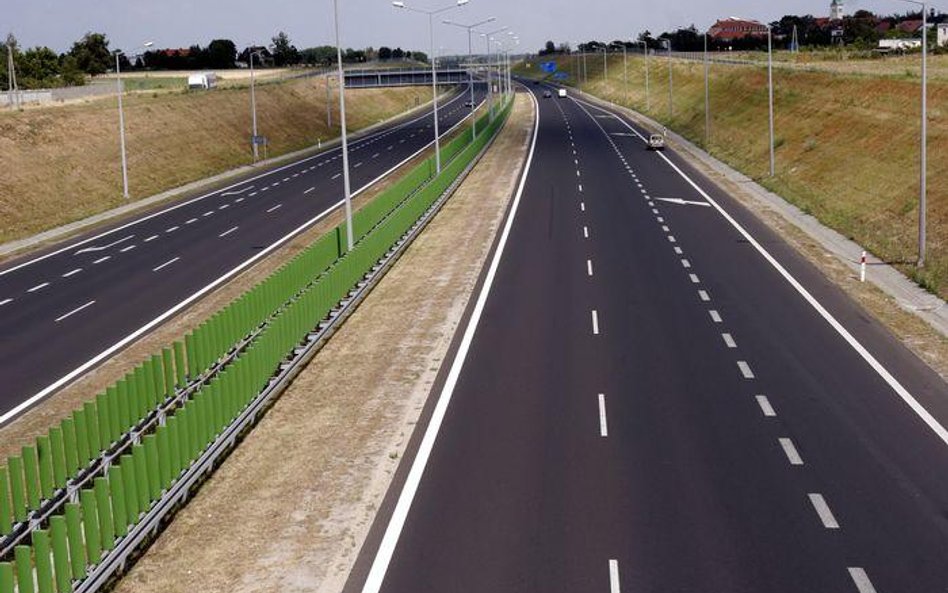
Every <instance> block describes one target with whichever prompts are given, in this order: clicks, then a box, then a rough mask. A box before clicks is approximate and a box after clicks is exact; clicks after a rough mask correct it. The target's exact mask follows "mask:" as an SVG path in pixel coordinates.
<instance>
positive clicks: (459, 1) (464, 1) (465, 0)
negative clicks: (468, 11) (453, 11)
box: [458, 0, 471, 6]
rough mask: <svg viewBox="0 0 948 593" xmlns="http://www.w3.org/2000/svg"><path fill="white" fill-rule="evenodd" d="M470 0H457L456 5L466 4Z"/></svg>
mask: <svg viewBox="0 0 948 593" xmlns="http://www.w3.org/2000/svg"><path fill="white" fill-rule="evenodd" d="M470 1H471V0H458V6H464V5H465V4H467V3H468V2H470Z"/></svg>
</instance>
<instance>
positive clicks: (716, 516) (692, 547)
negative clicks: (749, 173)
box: [347, 84, 948, 593]
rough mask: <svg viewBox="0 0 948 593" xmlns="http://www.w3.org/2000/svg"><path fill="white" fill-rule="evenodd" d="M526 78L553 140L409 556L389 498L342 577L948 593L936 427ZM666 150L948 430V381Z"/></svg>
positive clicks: (603, 121) (515, 227)
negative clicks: (390, 539) (387, 544)
mask: <svg viewBox="0 0 948 593" xmlns="http://www.w3.org/2000/svg"><path fill="white" fill-rule="evenodd" d="M528 88H529V91H530V92H533V93H534V94H535V95H536V97H537V101H538V102H539V125H538V132H537V134H538V135H537V143H536V152H535V154H534V159H533V162H532V166H531V168H530V169H529V172H528V174H527V178H526V182H525V189H524V192H523V195H522V200H521V203H520V204H519V209H518V210H517V211H516V214H515V218H514V221H513V224H512V228H511V232H510V235H509V238H508V241H507V244H506V247H505V249H504V251H503V252H502V255H501V259H500V264H499V268H498V269H497V273H496V276H495V277H494V279H493V284H492V285H491V286H490V289H489V290H490V292H489V296H488V297H487V301H486V304H485V306H484V309H483V314H482V316H481V317H480V321H479V323H478V325H477V326H476V333H475V334H474V337H473V340H472V342H471V343H470V349H469V351H468V352H467V356H466V358H464V363H463V367H461V371H460V374H459V375H458V377H457V383H456V386H455V388H454V390H453V395H452V396H451V399H450V404H449V405H448V407H447V410H446V412H445V413H444V416H443V421H442V422H440V424H438V425H437V426H438V427H439V428H438V430H437V432H436V433H434V434H436V435H437V437H436V440H435V441H434V446H433V448H432V449H431V453H430V456H429V457H427V463H426V464H425V465H423V466H420V467H422V468H423V473H422V474H421V478H420V482H419V483H418V487H417V491H416V492H415V494H414V496H413V498H409V500H410V502H411V504H410V507H409V510H408V511H407V515H406V518H405V521H404V526H403V528H401V529H400V530H398V529H396V530H395V532H394V533H395V534H396V535H397V539H396V540H394V541H395V542H396V543H395V545H394V551H393V552H392V553H391V560H390V562H380V561H379V558H381V557H383V556H384V553H379V552H378V551H379V548H380V540H381V539H382V538H381V535H382V533H383V532H384V531H385V529H386V528H387V529H389V530H391V529H392V527H391V525H392V524H394V523H395V522H394V521H393V522H391V523H390V518H391V516H393V515H392V514H391V513H389V512H383V513H380V515H379V516H378V518H377V520H376V525H375V526H374V528H373V535H372V536H370V539H369V541H367V543H366V544H365V546H364V547H363V550H362V553H361V557H360V559H359V562H358V563H357V570H356V572H354V573H353V576H352V577H351V578H350V583H349V585H348V586H347V591H350V590H352V591H354V590H363V591H367V592H371V593H374V591H377V590H381V591H384V592H386V593H429V592H431V593H434V592H437V593H449V592H452V593H453V592H465V593H483V592H487V591H490V592H491V593H506V592H510V593H513V592H524V593H527V592H530V593H540V592H543V593H551V592H559V591H562V592H564V593H565V592H577V591H582V592H584V593H594V592H597V591H602V592H608V593H618V592H619V591H625V592H673V591H674V592H696V593H697V592H701V593H708V592H721V593H723V592H728V593H737V592H748V593H750V592H754V593H759V592H768V593H782V592H787V593H790V592H794V593H798V592H803V591H826V592H856V593H869V592H871V591H877V592H878V593H886V592H895V591H899V592H916V591H917V592H934V591H946V590H948V563H946V562H945V561H944V560H945V558H946V557H948V522H946V517H948V445H946V442H945V441H944V440H943V439H942V438H941V437H940V436H939V435H938V434H937V432H936V430H934V429H933V428H932V427H931V426H930V425H929V424H928V423H926V422H924V421H923V420H922V417H921V414H920V413H919V412H917V411H916V410H914V409H913V408H912V407H910V406H909V405H908V404H907V403H906V401H905V400H904V399H903V398H902V397H901V396H900V395H899V394H898V393H897V392H896V390H894V389H893V387H892V386H891V385H890V383H889V382H887V381H886V380H884V379H883V376H882V375H881V374H880V373H879V372H877V370H876V369H874V368H873V367H872V366H870V364H868V363H867V361H866V360H865V359H864V358H863V357H862V356H860V354H859V353H858V352H857V350H856V349H855V348H854V347H853V345H852V344H851V343H850V342H848V341H847V340H845V339H844V338H843V337H842V336H841V334H840V333H839V332H838V331H837V330H836V329H834V327H833V326H832V325H831V324H830V323H829V322H828V321H827V320H826V319H825V318H824V317H823V316H821V315H820V314H819V313H818V312H817V310H816V308H815V307H814V306H812V305H811V304H810V303H808V302H807V301H806V300H805V299H804V298H803V297H802V296H801V294H800V292H799V291H798V290H796V289H795V288H794V287H793V286H792V284H791V283H790V282H789V281H788V280H787V278H785V277H784V276H783V275H781V274H780V273H778V271H777V269H776V268H775V267H774V266H773V265H772V264H771V263H770V262H768V261H767V259H766V258H765V257H764V256H763V255H762V254H761V253H760V251H758V250H757V249H756V248H755V246H754V245H753V244H752V243H751V242H750V241H749V240H748V239H747V238H746V237H745V236H744V235H742V234H741V233H739V232H738V230H737V229H736V228H735V226H734V225H733V224H731V222H729V221H728V220H727V218H726V217H725V216H724V215H723V214H722V213H721V212H719V211H718V210H717V209H716V208H713V207H711V206H710V205H709V203H708V200H707V199H706V198H705V197H704V196H703V195H702V194H701V193H700V192H698V191H697V190H696V189H695V188H694V187H693V186H692V185H691V184H690V183H689V182H688V181H686V179H685V178H684V177H683V176H682V175H680V174H679V173H678V172H676V171H675V170H674V169H673V168H672V166H671V165H670V164H669V163H668V162H666V161H665V160H664V159H663V158H662V156H660V155H659V154H657V153H655V152H650V151H647V150H645V147H644V143H643V141H642V139H641V138H639V137H638V136H636V135H635V132H633V131H632V130H631V129H630V127H628V125H627V124H626V123H624V122H623V120H620V119H619V118H618V117H616V116H615V115H613V114H611V113H610V112H607V111H604V110H602V109H598V108H594V107H592V106H590V105H586V104H581V103H580V102H577V101H575V100H574V99H573V98H572V97H569V98H566V99H557V98H549V99H544V98H542V94H543V90H544V87H542V86H535V85H533V84H528ZM637 131H638V132H639V133H641V134H646V131H645V130H639V129H637ZM663 154H664V155H665V156H666V157H667V158H668V159H669V160H670V161H671V163H673V164H674V165H675V166H677V167H679V168H680V170H681V171H682V172H683V173H684V174H685V175H687V176H688V178H690V179H691V180H693V181H694V182H695V183H696V184H697V185H698V187H700V188H701V189H702V190H703V191H704V192H705V193H706V194H707V195H708V196H710V197H711V198H712V199H713V200H714V201H715V202H716V203H717V204H719V205H720V206H721V208H723V210H724V211H725V212H726V213H727V214H728V215H729V216H731V217H733V219H734V221H735V222H737V223H739V224H740V225H741V226H742V227H743V228H744V229H746V230H747V231H748V232H749V233H750V235H751V236H752V237H753V238H754V239H755V240H756V241H757V242H758V243H759V244H760V245H761V246H762V247H763V248H764V249H766V250H767V252H768V253H769V254H770V255H771V256H773V258H774V259H775V260H776V261H777V262H779V264H780V265H782V266H783V267H784V268H785V269H786V270H787V272H789V274H791V275H792V277H793V278H795V279H796V280H797V281H799V283H800V284H801V285H802V286H803V287H804V288H805V289H806V290H808V291H809V293H810V294H812V295H813V297H814V298H815V299H816V300H817V301H818V302H819V304H820V305H821V306H822V307H824V308H825V310H826V311H827V312H828V314H829V315H831V316H832V318H833V319H834V320H836V321H838V323H839V324H841V326H842V327H844V328H845V329H846V330H847V331H848V332H849V333H850V334H851V335H852V336H853V337H854V339H855V340H857V341H858V343H859V344H861V345H862V346H864V347H865V349H866V350H867V351H868V352H869V353H871V355H872V356H874V357H875V359H877V360H878V362H879V364H880V365H881V367H882V368H884V370H885V372H888V373H890V374H891V376H892V377H893V378H894V379H895V380H896V381H898V382H899V383H900V384H901V385H902V386H903V387H904V389H905V390H906V391H907V392H908V393H909V394H910V395H911V397H913V398H914V399H915V400H916V401H917V403H918V406H919V407H920V408H922V409H923V410H924V412H925V413H928V414H930V415H931V420H932V421H933V422H934V423H940V425H941V426H944V425H945V424H948V389H946V386H945V384H944V382H943V381H942V380H941V379H940V378H939V377H938V376H937V375H936V374H935V373H934V372H932V371H931V370H930V369H929V368H928V367H927V366H925V365H924V364H923V363H922V362H921V361H920V360H919V359H918V358H917V357H915V356H914V355H913V354H912V353H911V352H910V351H908V350H907V349H906V348H905V347H904V346H903V345H902V344H901V343H900V342H899V341H898V340H897V339H895V338H894V337H893V336H892V335H890V334H889V333H888V332H887V331H886V330H885V329H884V328H883V327H881V326H880V325H879V324H878V323H877V322H876V321H875V320H873V319H872V318H870V317H869V316H868V315H867V314H866V313H865V312H864V311H862V310H861V309H860V308H859V307H858V306H857V305H856V304H855V303H854V302H853V301H852V300H850V299H849V298H848V297H847V296H846V295H845V294H843V293H842V292H841V291H840V290H839V289H838V288H836V287H835V286H834V285H832V284H831V283H830V282H829V281H828V280H826V279H825V278H824V277H823V276H822V275H821V274H820V273H819V272H818V270H817V269H816V268H815V267H813V266H812V265H811V264H810V263H808V262H807V261H806V260H804V259H803V258H802V257H801V256H800V255H799V254H797V253H796V252H795V251H794V250H793V249H792V248H791V247H790V246H789V245H788V244H787V243H786V242H785V241H784V240H782V239H781V238H780V237H779V236H777V235H776V234H775V233H774V232H772V231H771V230H770V229H768V228H767V227H766V226H765V225H764V224H763V223H761V222H760V221H758V220H757V219H756V218H755V217H754V216H753V215H752V214H750V213H749V212H748V211H747V210H745V209H744V208H743V207H742V206H741V205H739V204H738V203H737V202H736V201H735V200H734V199H732V198H731V197H730V196H729V195H727V194H726V193H725V192H723V191H722V190H720V189H719V188H717V187H716V186H714V185H713V184H712V183H711V182H710V181H709V180H708V179H706V178H704V177H702V175H701V174H700V173H698V172H697V171H695V170H694V169H692V168H691V167H690V166H688V165H687V163H685V162H683V160H682V159H681V158H679V157H678V156H677V155H675V154H674V152H673V151H671V150H667V151H665V153H663ZM662 198H664V200H663V199H662ZM669 199H670V200H675V201H672V202H669V201H666V200H669ZM680 201H684V202H685V203H682V202H680ZM689 202H690V203H689ZM446 372H447V371H446V370H445V371H443V373H442V377H441V381H442V383H444V381H445V377H444V373H446ZM440 397H442V398H443V397H444V396H443V394H442V395H441V396H440ZM438 398H439V392H438V390H437V389H436V390H435V391H434V392H433V395H432V400H437V399H438ZM435 405H437V404H435V403H429V409H430V408H431V407H432V406H435ZM435 416H437V414H435ZM432 430H433V425H432V424H428V425H426V426H420V427H419V428H418V430H417V431H416V432H417V434H415V435H414V437H413V442H414V443H415V445H417V443H418V442H419V441H420V440H421V438H420V435H421V434H422V433H425V434H426V435H430V434H433V433H432V432H431V431H432ZM425 431H427V432H425ZM422 447H423V445H422ZM410 453H411V452H410ZM418 459H419V456H415V457H412V456H411V455H409V456H406V457H405V460H404V462H403V464H402V467H401V468H400V470H399V474H398V477H397V479H396V482H395V485H394V486H393V488H392V491H391V492H389V494H388V496H387V500H386V503H385V506H384V507H383V508H384V509H387V511H390V510H391V508H392V507H393V506H395V501H396V500H397V499H398V498H399V496H402V484H403V483H404V482H405V476H406V474H408V470H409V468H411V467H412V466H413V464H415V463H418ZM410 480H411V478H410V476H409V478H408V481H410ZM382 548H384V543H383V544H382ZM373 562H375V564H376V568H378V566H379V565H381V566H382V572H381V573H380V574H382V575H383V578H381V580H380V581H379V582H380V583H381V584H380V586H378V587H375V586H373V585H368V586H365V587H364V588H363V582H364V579H365V576H366V573H367V572H368V570H367V567H368V566H369V565H370V564H372V563H373ZM360 566H361V567H363V568H365V570H359V567H360Z"/></svg>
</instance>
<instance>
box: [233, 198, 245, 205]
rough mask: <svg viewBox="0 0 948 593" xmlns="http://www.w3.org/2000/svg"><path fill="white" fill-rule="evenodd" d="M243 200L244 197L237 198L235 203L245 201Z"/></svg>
mask: <svg viewBox="0 0 948 593" xmlns="http://www.w3.org/2000/svg"><path fill="white" fill-rule="evenodd" d="M243 201H244V199H243V198H237V199H236V200H234V203H235V204H239V203H241V202H243Z"/></svg>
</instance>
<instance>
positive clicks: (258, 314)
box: [0, 102, 512, 593]
mask: <svg viewBox="0 0 948 593" xmlns="http://www.w3.org/2000/svg"><path fill="white" fill-rule="evenodd" d="M511 107H512V102H509V103H508V105H507V107H506V108H505V109H504V110H503V111H501V112H500V113H499V115H497V116H496V117H495V118H494V120H493V121H490V120H489V116H487V115H485V116H483V117H482V118H481V119H480V120H479V121H478V122H477V128H478V135H477V137H476V138H472V135H471V132H470V130H467V131H465V132H463V133H461V134H460V135H459V136H458V137H457V138H455V139H454V140H452V141H451V142H449V143H448V144H446V145H445V146H444V147H443V149H442V157H443V159H442V162H443V167H442V172H441V174H440V175H437V176H435V175H434V174H433V173H434V163H433V160H432V159H427V160H426V161H424V162H423V163H421V164H419V165H418V166H417V167H415V168H414V169H412V170H411V171H410V172H408V173H407V174H406V175H405V176H404V177H402V178H401V179H400V180H399V181H398V182H397V183H395V184H393V185H392V186H391V187H389V188H388V189H387V190H385V191H384V192H382V193H381V194H380V195H379V196H377V197H376V199H375V200H373V201H372V202H371V203H370V204H368V205H367V206H366V207H364V208H363V209H361V210H360V211H359V212H358V213H356V214H355V215H354V216H353V230H354V231H355V232H354V237H355V239H356V243H355V245H354V247H353V249H352V251H350V252H344V251H343V250H342V249H340V247H339V245H340V241H339V237H340V236H344V231H345V227H344V225H340V226H339V227H337V229H336V232H335V233H328V234H327V235H325V236H323V237H322V238H320V239H318V240H317V241H315V242H314V243H313V244H311V245H310V246H309V247H308V248H307V249H305V250H304V251H302V252H301V253H300V254H298V255H297V256H296V257H295V258H294V259H293V260H291V261H290V262H288V263H287V264H285V265H283V266H282V267H281V268H280V269H278V270H277V271H276V272H274V273H273V274H272V275H271V276H269V277H268V278H266V279H265V280H263V281H262V282H260V283H259V284H257V285H256V286H255V287H253V288H252V289H250V290H248V291H247V292H245V293H244V294H243V295H241V296H240V297H239V298H237V299H236V300H235V301H233V302H232V303H231V304H230V305H228V306H227V307H225V308H224V309H222V310H221V311H219V312H218V313H217V314H215V315H214V316H212V317H211V318H210V319H209V320H207V321H206V322H204V323H203V324H201V325H200V326H199V327H198V328H197V329H195V330H194V331H193V332H190V333H189V334H188V335H187V336H185V338H184V340H182V341H178V342H175V343H174V344H172V345H171V347H168V348H164V349H162V350H161V352H160V353H159V354H156V355H154V356H151V357H149V358H148V359H147V360H145V361H144V362H143V363H142V364H140V365H138V366H137V367H135V369H134V370H133V371H131V372H129V373H128V374H127V375H126V376H125V377H124V378H123V379H121V380H120V381H118V382H117V383H116V384H114V385H112V386H110V387H109V388H108V389H106V390H105V391H103V392H102V393H99V394H98V395H97V396H96V397H95V399H94V400H93V401H88V402H86V403H85V404H84V405H83V406H82V408H80V409H78V410H75V411H74V412H73V413H72V414H71V415H70V416H69V417H67V418H65V419H64V420H63V421H62V422H61V423H60V424H59V425H57V426H55V427H54V428H52V429H51V430H50V431H49V432H48V433H47V434H46V435H43V436H41V437H39V438H38V439H37V440H36V442H35V445H28V446H24V447H22V449H21V451H20V455H18V456H13V457H10V458H8V459H7V463H6V465H5V466H0V542H2V540H3V538H4V537H5V536H7V535H9V534H11V533H13V532H14V531H15V530H16V528H17V526H18V525H24V524H25V522H26V521H28V520H29V519H30V516H31V513H33V512H35V511H37V510H38V509H40V508H41V506H42V504H43V503H44V502H45V501H48V500H49V499H51V498H52V497H53V496H54V495H55V494H56V493H57V492H60V493H61V492H63V489H64V488H66V487H67V486H68V484H69V480H70V479H72V478H73V477H75V476H76V475H77V474H79V473H80V472H82V471H83V470H84V469H85V468H87V467H89V465H90V463H92V462H93V461H94V460H97V459H99V458H100V456H102V455H103V453H106V452H107V451H109V450H110V448H112V447H114V446H115V445H116V443H118V442H119V441H120V439H123V438H127V437H128V435H129V431H131V430H134V429H136V427H138V426H139V425H140V423H142V422H143V421H144V420H146V419H147V418H148V417H149V415H152V414H154V413H156V410H157V409H158V408H159V407H160V406H162V405H163V404H165V403H166V402H169V401H170V399H171V398H174V397H176V396H177V395H179V390H181V389H185V388H187V389H190V390H191V391H190V392H189V397H186V398H182V399H181V400H180V405H177V406H171V407H169V408H168V409H167V410H166V412H167V415H165V414H162V416H161V418H160V420H159V421H156V422H155V423H154V426H152V428H151V429H150V430H149V431H148V432H146V433H144V434H141V435H138V436H136V437H135V438H134V439H133V441H132V442H131V444H130V446H129V447H127V448H125V449H123V450H122V452H121V454H119V455H116V456H114V457H112V458H111V459H110V463H109V465H108V467H107V470H103V475H97V476H94V477H93V478H92V479H90V480H88V481H86V482H84V483H83V484H82V485H81V486H80V488H79V489H78V490H77V494H78V496H77V498H76V499H73V500H77V501H78V502H65V503H64V504H63V505H62V508H61V509H60V511H61V512H59V513H53V514H52V515H50V516H49V517H48V519H47V520H46V521H45V523H44V524H43V525H38V526H37V528H36V529H34V530H33V531H32V532H31V533H30V543H31V545H16V546H15V547H14V550H13V554H12V555H11V557H10V558H0V593H14V592H15V593H26V592H29V593H34V592H37V591H38V592H40V593H45V592H47V591H49V592H50V593H54V592H60V593H62V592H71V591H72V590H73V586H74V583H75V582H76V581H78V580H81V579H83V578H85V577H86V575H87V573H88V570H89V569H90V567H93V566H95V565H96V564H97V563H99V562H100V560H101V559H102V558H103V555H104V554H108V553H109V551H110V550H112V549H113V548H114V547H115V545H116V543H117V542H118V541H119V540H120V538H123V537H126V536H127V535H128V534H129V532H130V528H131V527H132V526H134V525H135V524H136V523H137V522H138V521H139V520H140V519H141V518H142V516H143V514H144V513H146V512H147V511H148V510H149V509H150V508H151V506H152V505H153V504H154V503H155V502H156V501H158V500H159V499H160V498H161V497H162V495H163V494H164V493H165V492H166V491H167V490H168V489H169V488H170V487H171V486H172V485H173V484H174V483H175V481H176V480H177V479H178V478H179V477H180V476H182V472H184V471H186V470H187V469H188V468H189V467H190V465H191V464H192V463H194V462H195V461H196V460H197V459H198V458H200V456H201V455H202V453H203V452H204V451H205V450H206V449H207V448H208V447H209V446H210V445H212V444H213V443H214V441H215V439H216V438H217V436H218V435H219V434H221V432H222V431H224V430H225V429H226V428H227V427H228V426H229V425H230V424H231V423H232V422H233V421H234V420H235V419H236V418H237V417H238V416H239V415H240V414H241V412H242V411H243V410H244V409H245V408H246V406H248V405H249V404H250V403H252V402H253V401H254V399H255V398H256V397H257V396H258V395H259V394H261V393H262V392H263V391H264V390H265V389H266V387H267V386H268V385H269V384H270V382H271V381H272V380H273V378H274V376H275V375H277V374H278V373H279V371H280V368H281V364H283V363H285V362H287V361H288V360H289V359H290V358H291V356H292V354H293V352H294V349H295V348H297V347H298V346H299V345H300V344H301V343H303V342H304V341H305V340H306V338H307V336H308V335H310V334H311V333H312V332H313V331H314V329H315V328H318V327H319V326H320V324H321V323H322V322H323V321H325V320H326V319H328V318H329V315H330V313H331V312H332V311H333V310H334V308H336V307H337V306H338V305H339V303H340V302H341V301H343V300H345V299H346V298H347V297H348V295H349V294H350V291H352V289H353V288H355V287H357V286H358V284H359V282H360V281H361V280H362V279H363V278H364V277H365V276H366V274H367V273H369V272H370V271H371V270H372V268H373V266H375V264H376V263H377V262H379V261H380V260H381V259H382V258H383V257H384V256H385V255H386V253H387V252H388V251H389V250H390V249H392V247H393V246H394V245H396V244H397V243H398V242H399V240H400V239H401V238H402V237H403V236H404V235H405V234H406V233H407V232H408V231H409V230H411V228H412V227H413V226H414V224H415V223H416V222H417V221H418V220H419V219H420V218H421V217H422V216H423V215H424V214H425V212H427V211H428V210H429V209H430V208H431V206H432V205H433V204H434V203H435V202H436V201H437V200H438V199H439V197H440V196H442V195H443V194H444V193H445V191H447V189H448V188H449V187H451V185H452V184H453V183H455V182H456V181H457V179H458V178H459V176H460V175H461V174H462V173H463V171H464V170H465V169H466V168H467V167H468V166H469V165H470V164H471V163H472V162H473V160H474V159H475V158H476V157H477V155H478V154H479V153H480V152H481V151H482V150H483V149H484V147H485V146H486V145H487V144H488V142H490V140H491V139H492V138H493V136H494V135H495V133H496V132H497V130H498V129H500V127H501V126H502V125H503V123H504V122H505V121H506V118H507V115H508V114H509V112H510V109H511ZM225 357H229V358H228V360H227V364H226V365H224V366H223V367H221V369H220V370H219V372H216V373H215V374H214V375H213V376H211V377H208V378H207V379H206V380H203V381H197V379H199V378H200V377H201V376H202V375H203V374H205V373H207V372H208V371H209V370H211V369H213V368H214V367H215V365H217V364H218V362H219V361H221V360H222V359H224V358H225ZM39 527H42V528H39Z"/></svg>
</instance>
